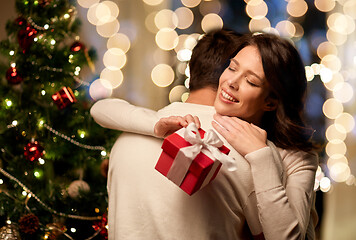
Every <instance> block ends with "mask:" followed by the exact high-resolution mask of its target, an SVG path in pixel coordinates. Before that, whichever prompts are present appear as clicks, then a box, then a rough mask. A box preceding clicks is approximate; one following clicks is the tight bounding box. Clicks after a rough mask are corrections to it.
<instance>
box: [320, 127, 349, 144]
mask: <svg viewBox="0 0 356 240" xmlns="http://www.w3.org/2000/svg"><path fill="white" fill-rule="evenodd" d="M346 135H347V134H346V132H345V131H344V132H340V131H339V129H337V128H336V127H335V125H334V124H332V125H330V126H329V127H328V128H327V129H326V131H325V137H326V139H327V140H328V141H331V140H334V139H339V140H341V141H344V140H345V139H346Z"/></svg>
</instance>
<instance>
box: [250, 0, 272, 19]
mask: <svg viewBox="0 0 356 240" xmlns="http://www.w3.org/2000/svg"><path fill="white" fill-rule="evenodd" d="M246 13H247V15H248V16H249V17H250V18H252V19H261V18H264V17H265V16H266V15H267V13H268V6H267V4H266V3H265V2H264V1H262V0H251V1H249V2H248V3H247V5H246Z"/></svg>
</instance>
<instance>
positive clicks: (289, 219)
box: [213, 115, 317, 240]
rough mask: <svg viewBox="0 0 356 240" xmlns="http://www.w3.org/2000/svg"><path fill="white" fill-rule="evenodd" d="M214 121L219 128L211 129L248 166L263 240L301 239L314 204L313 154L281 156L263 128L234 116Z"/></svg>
mask: <svg viewBox="0 0 356 240" xmlns="http://www.w3.org/2000/svg"><path fill="white" fill-rule="evenodd" d="M214 118H215V120H216V121H218V123H219V124H220V125H221V126H222V127H220V126H218V124H213V126H214V128H215V129H216V130H217V131H218V132H219V133H220V134H221V135H222V136H223V137H225V139H226V140H227V141H228V142H229V143H230V145H231V146H232V147H233V148H234V149H235V150H236V151H237V152H239V153H240V154H241V155H242V156H244V157H245V159H246V161H247V162H249V164H250V166H251V174H252V179H253V183H254V187H255V193H256V198H257V206H256V207H257V208H258V213H259V220H260V223H261V225H262V230H263V234H264V236H265V239H288V240H289V239H304V238H305V234H306V231H307V228H308V225H309V222H310V212H311V209H312V204H313V196H314V195H313V194H314V192H313V188H314V181H315V172H316V169H317V157H316V155H312V154H307V153H304V152H292V151H286V150H284V151H283V153H284V155H283V156H281V155H280V153H279V152H278V150H277V149H276V147H275V146H274V145H268V146H267V139H266V137H267V135H266V132H265V131H264V130H263V129H260V128H258V127H257V126H255V125H252V124H249V123H247V122H245V121H243V120H241V119H237V118H233V117H226V116H219V115H218V116H214ZM281 163H282V164H283V166H284V167H281ZM284 183H285V184H284Z"/></svg>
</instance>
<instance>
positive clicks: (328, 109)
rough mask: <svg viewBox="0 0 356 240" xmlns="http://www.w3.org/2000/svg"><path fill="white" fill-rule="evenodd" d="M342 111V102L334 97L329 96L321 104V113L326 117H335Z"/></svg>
mask: <svg viewBox="0 0 356 240" xmlns="http://www.w3.org/2000/svg"><path fill="white" fill-rule="evenodd" d="M343 111H344V107H343V105H342V103H341V102H340V101H339V100H337V99H335V98H329V99H327V100H326V101H325V102H324V104H323V113H324V115H325V116H326V117H327V118H330V119H335V118H337V117H338V116H339V115H340V114H341V113H342V112H343Z"/></svg>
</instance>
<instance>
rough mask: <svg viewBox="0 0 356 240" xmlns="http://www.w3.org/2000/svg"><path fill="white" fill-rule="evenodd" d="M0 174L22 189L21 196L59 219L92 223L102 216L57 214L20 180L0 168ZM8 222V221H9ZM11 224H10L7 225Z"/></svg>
mask: <svg viewBox="0 0 356 240" xmlns="http://www.w3.org/2000/svg"><path fill="white" fill-rule="evenodd" d="M0 173H2V174H3V175H4V176H5V177H7V178H9V179H10V180H12V181H14V182H16V183H17V184H18V185H19V186H20V187H22V189H23V195H24V196H27V198H31V197H32V198H34V199H35V200H36V201H37V202H38V203H39V204H40V205H41V206H42V207H44V208H45V209H46V210H47V211H49V212H51V213H53V214H55V215H59V216H61V217H66V218H72V219H78V220H87V221H93V220H101V219H102V216H94V217H90V216H79V215H73V214H66V213H62V212H58V211H56V210H54V209H52V208H51V207H49V206H48V205H47V204H45V203H44V202H43V201H42V200H41V199H40V198H39V197H37V195H35V194H34V193H33V192H32V191H31V190H30V189H29V188H27V187H26V186H25V185H24V184H23V183H22V182H21V181H20V180H18V179H17V178H15V177H14V176H12V175H11V174H10V173H8V172H6V171H5V170H4V169H3V168H0ZM9 221H10V220H9ZM9 224H11V222H10V223H9Z"/></svg>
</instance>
